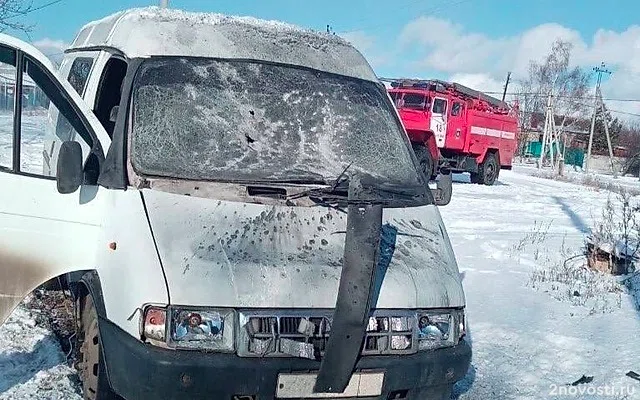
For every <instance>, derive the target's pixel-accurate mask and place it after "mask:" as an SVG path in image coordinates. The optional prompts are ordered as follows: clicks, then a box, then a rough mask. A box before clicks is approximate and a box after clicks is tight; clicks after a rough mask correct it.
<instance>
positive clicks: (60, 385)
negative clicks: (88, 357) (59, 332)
mask: <svg viewBox="0 0 640 400" xmlns="http://www.w3.org/2000/svg"><path fill="white" fill-rule="evenodd" d="M77 382H78V379H77V377H76V375H75V370H74V369H72V368H70V367H68V366H67V364H66V359H65V355H64V354H63V353H62V350H61V349H60V345H59V343H58V339H57V338H56V337H55V336H54V335H53V333H52V332H51V331H50V330H49V329H47V328H44V327H41V326H38V325H37V324H36V321H35V318H34V316H33V315H32V314H31V312H30V311H28V310H27V309H26V308H24V307H22V306H21V307H19V308H17V309H16V310H15V311H14V312H13V314H12V315H11V317H10V318H9V320H8V321H7V322H5V324H4V325H3V326H2V327H0V400H22V399H38V400H39V399H51V400H58V399H59V400H67V399H69V400H76V399H77V400H80V399H82V396H80V395H79V394H78V385H77Z"/></svg>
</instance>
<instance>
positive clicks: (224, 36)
mask: <svg viewBox="0 0 640 400" xmlns="http://www.w3.org/2000/svg"><path fill="white" fill-rule="evenodd" d="M301 40H304V43H301V42H300V41H301ZM96 47H107V48H109V47H110V48H114V49H117V50H119V51H121V52H122V53H123V54H124V55H125V56H127V57H129V58H135V57H150V56H186V57H189V56H192V57H211V58H230V59H251V60H260V61H267V62H275V63H283V64H290V65H299V66H303V67H308V68H314V69H318V70H322V71H326V72H330V73H334V74H340V75H345V76H350V77H353V78H360V79H366V80H370V81H374V82H378V78H377V77H376V75H375V73H374V72H373V70H372V69H371V66H369V64H368V63H367V61H366V60H365V59H364V57H362V55H361V54H360V52H358V50H356V49H355V48H354V47H353V46H351V45H349V44H348V42H347V41H345V40H344V39H342V38H341V37H339V36H336V35H331V34H326V33H319V32H313V31H310V30H305V29H301V28H299V27H296V26H294V25H290V24H285V23H282V22H278V21H261V20H258V19H255V18H252V17H231V16H226V15H222V14H211V13H194V12H186V11H181V10H174V9H163V8H158V7H148V8H138V9H130V10H126V11H122V12H118V13H116V14H113V15H111V16H108V17H106V18H103V19H101V20H98V21H94V22H91V23H89V24H87V25H85V26H84V27H83V28H82V29H81V30H80V32H79V33H78V36H76V38H75V40H74V41H73V43H72V44H71V46H70V48H71V49H74V50H78V49H92V48H96Z"/></svg>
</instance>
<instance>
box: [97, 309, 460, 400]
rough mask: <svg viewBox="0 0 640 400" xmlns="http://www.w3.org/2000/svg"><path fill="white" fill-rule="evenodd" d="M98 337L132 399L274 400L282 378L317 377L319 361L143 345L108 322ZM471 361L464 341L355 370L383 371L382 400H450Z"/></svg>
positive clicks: (111, 371) (122, 390)
mask: <svg viewBox="0 0 640 400" xmlns="http://www.w3.org/2000/svg"><path fill="white" fill-rule="evenodd" d="M99 327H100V337H101V341H102V346H103V354H104V357H105V364H106V369H107V376H108V379H109V383H110V385H111V387H112V389H113V390H114V391H115V392H116V393H117V394H118V395H120V396H122V397H124V398H125V399H127V400H133V399H136V400H137V399H158V398H162V399H215V400H232V399H235V398H237V399H251V398H252V397H234V396H255V397H253V398H254V399H259V400H263V399H274V398H275V394H276V382H277V380H278V374H279V373H291V372H316V371H318V370H319V368H320V362H317V361H313V360H307V359H300V358H266V357H265V358H242V357H238V356H237V355H235V354H222V353H204V352H198V351H176V350H168V349H162V348H158V347H154V346H151V345H148V344H145V343H142V342H141V341H139V340H138V339H136V338H134V337H132V336H131V335H129V334H128V333H126V332H125V331H123V330H122V329H120V328H119V327H118V326H116V325H115V324H113V323H112V322H110V321H108V320H104V319H101V320H100V325H99ZM470 362H471V347H470V346H469V344H468V343H467V342H466V341H465V340H462V341H460V343H459V344H458V345H457V346H455V347H451V348H445V349H439V350H434V351H424V352H419V353H416V354H411V355H402V356H367V357H363V358H361V359H360V361H359V362H358V364H357V367H356V369H357V370H358V371H362V370H373V371H384V372H385V378H384V384H383V390H382V392H383V393H382V396H380V397H379V399H387V398H388V396H389V395H390V394H393V393H400V394H404V395H405V397H399V398H405V399H418V398H419V399H425V398H437V397H431V394H436V393H439V394H440V395H444V396H446V392H447V391H448V390H450V387H451V385H453V383H455V382H456V381H457V380H459V379H461V378H462V377H463V376H464V375H465V373H466V372H467V369H468V367H469V364H470Z"/></svg>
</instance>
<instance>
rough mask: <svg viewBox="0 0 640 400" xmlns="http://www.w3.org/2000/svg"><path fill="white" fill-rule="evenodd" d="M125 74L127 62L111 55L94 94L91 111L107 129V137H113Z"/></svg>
mask: <svg viewBox="0 0 640 400" xmlns="http://www.w3.org/2000/svg"><path fill="white" fill-rule="evenodd" d="M126 74H127V62H126V61H124V60H122V59H120V58H117V57H112V58H111V59H109V61H107V65H105V67H104V72H103V73H102V78H100V84H99V85H98V93H97V94H96V104H95V107H94V110H93V112H94V113H95V114H96V116H97V117H98V120H99V121H100V123H102V126H104V129H105V130H106V131H107V134H108V135H109V137H113V129H114V128H115V123H116V117H117V115H118V105H119V104H120V97H121V95H122V85H123V83H124V77H125V75H126Z"/></svg>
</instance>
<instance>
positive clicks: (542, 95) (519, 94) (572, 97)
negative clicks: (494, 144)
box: [480, 90, 640, 103]
mask: <svg viewBox="0 0 640 400" xmlns="http://www.w3.org/2000/svg"><path fill="white" fill-rule="evenodd" d="M480 92H482V93H485V94H502V92H496V91H484V90H480ZM507 96H532V97H543V98H546V97H547V95H546V94H544V93H539V92H520V93H518V92H508V93H507ZM553 97H556V98H570V99H577V100H593V96H579V97H576V96H570V95H554V96H553ZM602 100H605V101H619V102H630V103H638V102H640V99H618V98H613V97H604V98H603V99H602Z"/></svg>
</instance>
